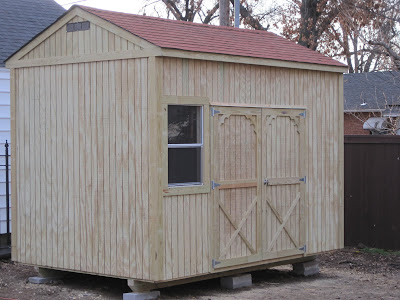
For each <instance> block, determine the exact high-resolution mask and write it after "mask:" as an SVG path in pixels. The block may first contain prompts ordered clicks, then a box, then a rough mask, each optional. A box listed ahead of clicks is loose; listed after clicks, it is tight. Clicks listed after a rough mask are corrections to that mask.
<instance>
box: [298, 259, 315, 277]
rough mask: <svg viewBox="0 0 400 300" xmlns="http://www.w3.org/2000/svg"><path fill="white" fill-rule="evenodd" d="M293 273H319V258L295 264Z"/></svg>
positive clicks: (304, 274)
mask: <svg viewBox="0 0 400 300" xmlns="http://www.w3.org/2000/svg"><path fill="white" fill-rule="evenodd" d="M293 273H294V274H296V275H300V276H312V275H316V274H318V273H319V264H318V260H316V259H314V260H312V261H307V262H302V263H297V264H293Z"/></svg>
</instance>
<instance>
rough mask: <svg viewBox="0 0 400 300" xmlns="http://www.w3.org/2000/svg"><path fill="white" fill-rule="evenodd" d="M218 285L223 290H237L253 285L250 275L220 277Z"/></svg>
mask: <svg viewBox="0 0 400 300" xmlns="http://www.w3.org/2000/svg"><path fill="white" fill-rule="evenodd" d="M220 284H221V287H222V288H225V289H230V290H234V289H239V288H242V287H246V286H251V285H252V284H253V282H252V279H251V274H241V275H237V276H227V277H221V279H220Z"/></svg>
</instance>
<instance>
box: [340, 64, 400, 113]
mask: <svg viewBox="0 0 400 300" xmlns="http://www.w3.org/2000/svg"><path fill="white" fill-rule="evenodd" d="M343 81H344V82H343V88H344V111H345V112H346V111H347V112H362V111H364V112H368V111H382V112H383V114H384V115H385V114H396V115H398V114H399V113H400V72H394V71H387V72H373V73H353V74H344V77H343ZM361 104H363V105H361Z"/></svg>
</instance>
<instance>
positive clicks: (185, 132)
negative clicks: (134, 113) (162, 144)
mask: <svg viewBox="0 0 400 300" xmlns="http://www.w3.org/2000/svg"><path fill="white" fill-rule="evenodd" d="M202 151H203V109H202V107H201V106H191V105H168V184H169V185H171V186H173V185H176V186H179V185H199V184H202V175H201V169H202Z"/></svg>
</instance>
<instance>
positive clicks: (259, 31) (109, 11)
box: [73, 4, 281, 37]
mask: <svg viewBox="0 0 400 300" xmlns="http://www.w3.org/2000/svg"><path fill="white" fill-rule="evenodd" d="M73 6H75V7H80V8H82V9H83V10H86V11H87V10H89V11H93V10H96V11H99V12H107V13H115V14H124V15H128V16H132V17H137V18H144V19H151V20H156V21H159V22H168V23H169V22H171V23H179V24H182V25H185V26H195V27H206V28H211V29H216V30H229V31H238V32H239V31H246V32H248V33H255V34H263V33H268V34H273V35H276V36H278V37H281V36H279V35H278V34H276V33H274V32H271V31H267V30H255V29H251V28H236V27H232V26H221V25H213V24H204V23H196V22H190V21H183V20H174V19H166V18H161V17H154V16H147V15H139V14H133V13H127V12H119V11H113V10H105V9H99V8H95V7H90V6H85V5H77V4H74V5H73Z"/></svg>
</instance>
